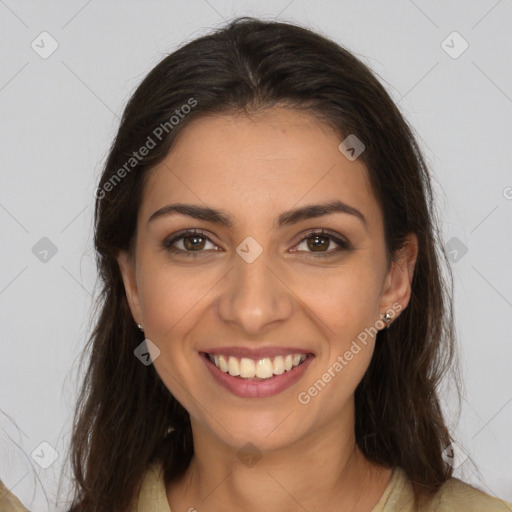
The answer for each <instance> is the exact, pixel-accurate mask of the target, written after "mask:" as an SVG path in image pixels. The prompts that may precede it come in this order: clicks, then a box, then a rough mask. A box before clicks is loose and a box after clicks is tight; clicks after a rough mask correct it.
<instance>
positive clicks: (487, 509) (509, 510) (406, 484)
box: [0, 464, 512, 512]
mask: <svg viewBox="0 0 512 512" xmlns="http://www.w3.org/2000/svg"><path fill="white" fill-rule="evenodd" d="M0 512H30V511H29V510H28V509H27V508H25V507H24V506H23V505H22V504H21V503H20V501H19V500H18V499H17V498H16V496H14V495H13V494H12V493H11V492H9V490H8V489H7V488H6V487H5V485H4V484H3V483H2V481H1V480H0ZM131 512H171V509H170V507H169V503H168V501H167V494H166V491H165V484H164V480H163V474H162V468H161V466H159V465H156V464H155V465H153V466H151V467H150V468H149V469H148V471H147V472H146V475H145V477H144V480H143V482H142V487H141V490H140V492H139V496H138V497H137V498H136V500H135V503H134V505H133V507H132V509H131ZM372 512H512V505H511V504H510V503H507V502H506V501H502V500H499V499H498V498H493V497H491V496H489V495H487V494H485V493H483V492H482V491H479V490H478V489H475V488H474V487H471V486H470V485H468V484H465V483H464V482H461V481H460V480H458V479H456V478H451V479H450V480H448V482H446V483H445V484H444V485H443V486H442V487H441V489H440V490H439V492H438V493H437V495H436V498H435V499H434V500H433V502H432V503H431V504H430V505H429V507H428V508H423V510H421V511H418V510H415V509H414V494H413V489H412V485H411V483H410V481H409V478H408V477H407V475H406V473H405V471H404V470H403V469H401V468H395V470H394V471H393V474H392V476H391V480H390V481H389V484H388V486H387V487H386V490H385V491H384V494H383V495H382V497H381V498H380V500H379V502H378V503H377V505H376V506H375V507H374V508H373V510H372Z"/></svg>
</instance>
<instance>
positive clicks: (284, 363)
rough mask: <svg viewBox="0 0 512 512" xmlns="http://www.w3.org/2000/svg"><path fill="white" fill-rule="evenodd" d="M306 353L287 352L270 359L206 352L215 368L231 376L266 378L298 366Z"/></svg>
mask: <svg viewBox="0 0 512 512" xmlns="http://www.w3.org/2000/svg"><path fill="white" fill-rule="evenodd" d="M306 357H307V355H306V354H288V355H287V356H277V357H274V360H273V361H272V360H271V359H270V358H269V357H266V358H264V359H258V360H254V359H248V358H246V357H242V358H241V359H238V358H236V357H233V356H221V355H217V354H215V355H213V356H212V355H211V354H208V358H209V359H210V361H212V362H213V363H214V364H215V366H216V367H217V368H219V369H220V370H221V371H223V372H224V373H229V374H230V375H232V376H233V377H236V376H240V377H243V378H245V379H250V378H254V377H258V378H260V379H268V378H270V377H272V376H273V375H281V374H282V373H284V372H285V371H287V372H289V371H290V370H291V369H292V368H294V367H295V366H298V365H299V364H300V363H302V362H303V361H304V360H305V359H306Z"/></svg>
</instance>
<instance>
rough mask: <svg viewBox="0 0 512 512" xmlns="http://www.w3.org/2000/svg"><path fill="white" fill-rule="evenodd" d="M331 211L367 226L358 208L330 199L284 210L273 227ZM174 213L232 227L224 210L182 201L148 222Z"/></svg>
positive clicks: (161, 211)
mask: <svg viewBox="0 0 512 512" xmlns="http://www.w3.org/2000/svg"><path fill="white" fill-rule="evenodd" d="M333 213H345V214H348V215H353V216H354V217H357V218H358V219H359V220H360V221H361V222H362V223H363V224H364V227H365V228H367V227H368V226H367V222H366V218H365V216H364V215H363V214H362V213H361V212H360V211H359V210H357V209H356V208H354V207H353V206H350V205H348V204H346V203H344V202H342V201H339V200H335V201H330V202H328V203H323V204H311V205H307V206H302V207H300V208H294V209H292V210H288V211H285V212H283V213H281V215H279V217H278V218H277V220H276V221H274V223H273V227H274V228H275V227H277V228H281V227H284V226H290V225H292V224H296V223H298V222H300V221H302V220H306V219H314V218H316V217H322V216H324V215H330V214H333ZM175 214H181V215H186V216H188V217H192V218H194V219H198V220H204V221H207V222H212V223H214V224H219V225H222V226H226V227H228V228H230V227H232V225H233V222H232V219H231V216H230V215H229V213H227V212H226V211H224V210H216V209H214V208H210V207H208V206H198V205H192V204H183V203H177V204H169V205H167V206H164V207H163V208H160V209H159V210H157V211H156V212H154V213H153V214H152V215H151V217H149V219H148V224H149V223H150V222H153V221H154V220H156V219H158V218H161V217H164V216H168V215H175Z"/></svg>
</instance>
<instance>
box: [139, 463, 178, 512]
mask: <svg viewBox="0 0 512 512" xmlns="http://www.w3.org/2000/svg"><path fill="white" fill-rule="evenodd" d="M148 510H158V511H159V512H171V510H170V508H169V502H168V501H167V494H166V490H165V483H164V477H163V466H162V464H161V463H153V464H150V465H149V466H148V468H147V469H146V472H145V474H144V477H143V479H142V483H141V486H140V488H139V490H138V493H137V495H136V496H135V499H134V502H133V503H132V505H131V508H130V512H146V511H148Z"/></svg>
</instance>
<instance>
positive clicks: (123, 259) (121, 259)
mask: <svg viewBox="0 0 512 512" xmlns="http://www.w3.org/2000/svg"><path fill="white" fill-rule="evenodd" d="M117 263H118V264H119V269H120V270H121V276H122V278H123V284H124V289H125V293H126V298H127V299H128V305H129V306H130V311H131V312H132V316H133V319H134V320H135V323H137V324H142V325H144V319H143V317H142V310H141V307H140V301H139V293H138V290H137V281H136V279H135V261H134V260H133V258H132V256H131V255H130V254H129V253H128V252H126V251H120V252H119V255H118V256H117Z"/></svg>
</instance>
